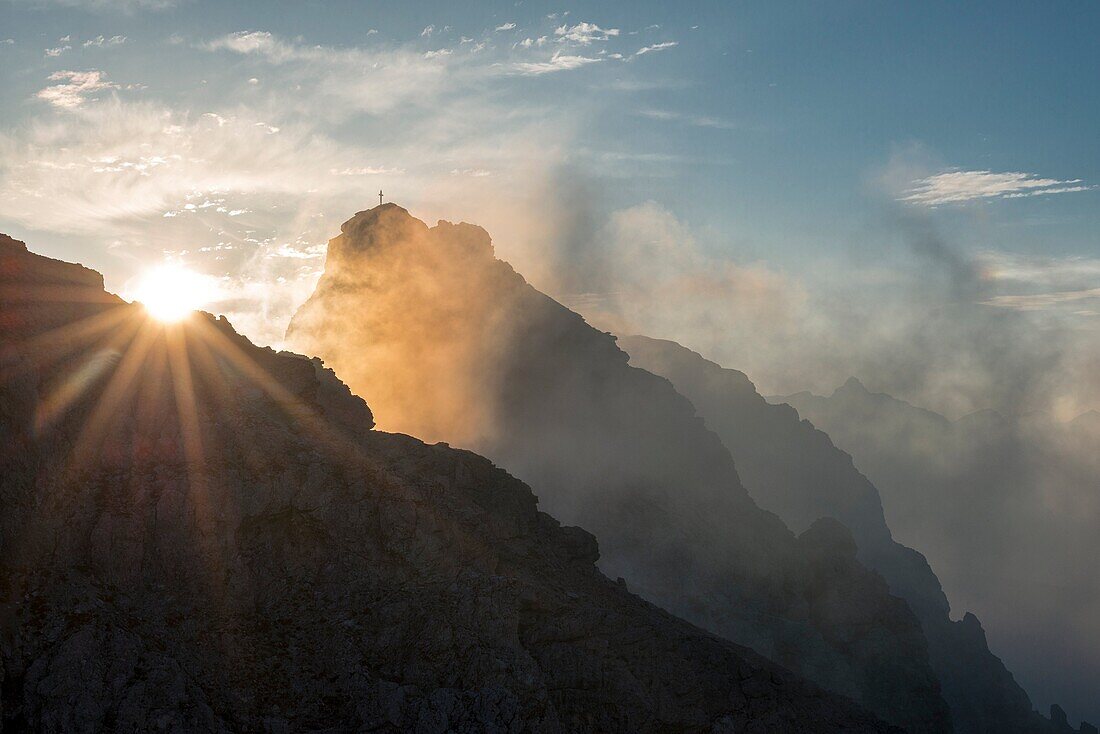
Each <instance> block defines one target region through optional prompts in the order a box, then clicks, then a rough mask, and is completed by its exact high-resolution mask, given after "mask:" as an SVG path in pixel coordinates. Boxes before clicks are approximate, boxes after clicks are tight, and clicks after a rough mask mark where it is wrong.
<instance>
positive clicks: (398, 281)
mask: <svg viewBox="0 0 1100 734" xmlns="http://www.w3.org/2000/svg"><path fill="white" fill-rule="evenodd" d="M287 336H288V341H289V343H291V344H292V345H293V346H294V347H295V348H296V349H299V350H302V351H305V352H307V353H311V354H317V355H319V356H321V357H322V358H323V359H324V360H325V362H326V363H327V364H329V365H330V366H332V367H333V369H335V370H336V372H337V374H339V375H340V377H341V379H344V380H345V381H347V383H348V384H349V386H351V388H352V389H353V390H354V391H355V392H357V393H358V394H361V395H363V396H364V397H365V398H366V399H367V400H368V401H370V403H371V405H372V407H373V408H374V410H375V414H376V416H377V418H378V420H379V424H380V425H381V426H382V427H383V428H385V429H387V430H394V431H400V432H406V433H410V434H413V435H418V436H424V437H427V438H428V439H429V440H447V441H449V442H451V443H454V444H458V445H462V446H466V447H469V448H473V449H474V450H476V451H478V452H479V453H482V454H484V455H486V456H488V457H490V458H491V459H493V460H494V461H496V462H498V463H499V464H501V465H502V466H505V467H507V468H508V469H509V470H510V471H512V472H515V474H516V475H517V476H518V477H520V478H521V479H523V480H524V481H526V482H528V483H529V484H530V485H531V486H532V487H533V488H534V490H535V491H536V492H537V493H538V495H539V497H540V499H541V501H542V503H543V504H544V506H546V507H547V508H548V509H549V510H550V512H551V513H552V514H554V515H555V516H557V517H560V518H562V519H563V520H565V521H566V522H570V523H576V524H579V525H582V526H584V527H585V528H587V529H589V530H591V531H593V532H594V533H595V534H596V536H597V537H598V538H599V539H600V545H601V552H602V560H601V568H602V569H603V570H604V572H605V573H607V574H608V575H609V576H612V577H622V578H624V579H625V582H626V584H627V585H628V586H629V588H630V589H631V590H632V591H636V592H637V593H639V594H641V595H642V596H643V597H645V598H647V599H649V600H650V601H652V602H654V603H656V604H658V605H659V606H662V607H664V608H666V609H668V610H670V611H672V612H673V613H675V614H678V615H680V616H683V617H685V618H687V619H688V620H690V621H692V622H694V623H696V624H698V625H700V626H703V627H705V628H707V629H709V630H711V631H713V632H716V633H718V634H719V635H721V636H723V637H725V638H728V639H731V640H734V641H736V642H738V643H741V644H744V645H747V646H750V647H752V648H754V649H756V650H757V651H758V652H761V653H762V654H764V655H766V656H767V657H769V658H771V659H772V660H775V661H777V662H779V663H781V664H782V665H784V666H787V667H790V668H791V669H793V670H795V671H796V672H798V673H800V674H802V675H805V676H807V677H809V678H810V679H812V680H814V681H816V682H818V683H820V684H822V685H824V686H826V687H827V688H829V689H831V690H833V691H837V692H840V693H843V694H846V695H848V696H851V697H853V698H855V699H856V700H857V701H859V702H860V703H862V704H864V705H865V706H867V707H868V708H869V709H871V710H872V711H874V712H875V713H876V714H878V715H880V716H882V717H883V718H884V719H886V720H888V721H890V722H891V723H894V724H897V725H900V726H904V727H906V728H908V729H910V730H911V731H921V732H941V731H948V730H949V729H950V721H949V714H948V711H947V707H946V704H945V703H944V701H943V699H942V698H941V696H940V693H939V687H938V684H937V682H936V680H935V676H934V674H933V673H932V671H931V668H930V666H929V663H928V651H927V647H926V643H925V640H924V638H923V635H922V634H921V631H920V625H919V623H918V622H917V620H916V618H915V617H914V616H913V614H912V612H911V611H910V610H909V608H908V607H907V606H906V604H905V603H904V602H903V601H901V600H899V599H897V598H896V597H893V596H891V595H890V594H889V592H888V589H887V586H886V584H885V582H884V581H883V580H882V579H881V578H880V577H879V576H878V575H877V574H875V573H873V572H871V571H869V570H868V569H867V568H865V567H864V566H863V565H862V564H861V563H860V562H859V561H858V560H857V559H856V557H855V550H854V545H853V544H852V542H851V538H850V537H849V536H848V533H847V530H846V529H844V528H842V527H839V526H832V525H829V526H823V527H814V528H810V529H808V530H807V532H806V533H804V534H803V535H802V536H801V537H796V536H795V535H794V534H793V533H791V532H790V531H789V530H788V529H787V528H786V527H785V526H784V525H783V523H782V522H781V521H780V520H779V519H778V518H777V517H775V516H774V515H773V514H771V513H768V512H764V511H762V510H760V508H759V507H757V506H756V505H755V504H754V502H753V501H752V500H751V499H750V498H749V495H748V493H747V492H746V491H745V489H744V487H743V486H742V485H741V482H740V479H739V478H738V475H737V471H736V470H735V468H734V464H733V461H732V460H731V458H730V455H729V452H728V451H727V450H726V448H725V447H724V446H723V445H722V443H721V441H720V440H719V439H718V437H717V436H716V435H714V434H713V433H711V432H710V431H709V430H707V429H706V427H705V426H704V425H703V423H702V421H701V419H700V418H699V417H698V416H697V415H696V413H695V409H694V407H693V406H692V405H691V403H690V402H689V401H688V400H686V399H685V398H684V397H683V396H682V395H680V394H679V393H677V392H676V391H675V390H674V389H673V387H672V385H671V384H670V383H669V382H668V381H667V380H665V379H663V378H660V377H657V376H655V375H653V374H651V373H649V372H646V371H644V370H640V369H636V368H633V367H630V366H629V365H628V364H627V356H626V354H625V353H623V352H622V351H621V350H620V349H619V348H618V347H617V346H616V344H615V339H614V337H612V336H610V335H608V334H605V333H602V332H599V331H597V330H595V329H592V328H591V327H589V326H588V325H587V324H586V323H585V322H584V320H583V319H582V318H581V317H580V316H578V315H577V314H575V313H573V312H571V311H569V310H568V309H566V308H565V307H563V306H561V305H560V304H558V303H556V302H555V301H553V300H552V299H550V298H548V297H547V296H545V295H543V294H542V293H539V292H538V291H536V290H535V289H534V288H532V287H531V286H529V285H528V284H527V283H526V282H525V281H524V280H523V278H522V277H520V276H519V275H518V274H517V273H516V272H515V271H513V270H512V268H511V267H510V266H509V265H508V264H507V263H504V262H502V261H500V260H497V259H496V258H495V257H494V255H493V249H492V245H491V242H490V239H489V236H488V234H487V233H486V232H485V231H484V230H482V229H481V228H479V227H476V226H473V225H469V224H457V225H456V224H450V223H447V222H440V223H439V224H438V225H437V226H436V227H433V228H429V227H427V226H426V225H425V224H424V223H423V222H421V221H419V220H417V219H415V218H413V217H411V216H410V215H409V214H408V212H406V211H405V210H404V209H402V208H400V207H397V206H394V205H392V204H387V205H384V206H379V207H377V208H375V209H371V210H369V211H365V212H360V213H359V214H357V215H356V216H355V217H354V218H352V219H351V220H349V221H348V222H346V223H345V224H344V225H343V227H342V228H341V235H340V236H338V237H336V238H335V239H333V240H332V241H331V242H330V243H329V255H328V262H327V265H326V269H325V274H324V276H323V277H322V278H321V280H320V282H319V283H318V286H317V290H316V291H315V293H314V294H313V296H312V297H311V298H310V299H309V301H308V302H307V303H306V304H305V305H303V306H302V308H301V309H300V310H299V312H298V313H297V314H296V316H295V318H294V320H293V322H292V323H291V327H290V329H289V331H288V335H287Z"/></svg>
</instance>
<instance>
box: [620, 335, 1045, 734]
mask: <svg viewBox="0 0 1100 734" xmlns="http://www.w3.org/2000/svg"><path fill="white" fill-rule="evenodd" d="M619 344H620V346H622V348H623V349H624V350H626V351H627V352H628V353H629V354H630V362H631V364H634V365H637V366H639V367H643V368H645V369H648V370H650V371H652V372H654V373H655V374H659V375H662V376H664V377H667V378H668V379H669V380H671V381H672V384H673V385H675V386H676V388H677V390H679V391H680V392H682V393H683V394H684V395H686V396H687V397H688V398H689V399H690V400H691V401H692V402H693V403H694V404H695V405H696V406H699V411H700V414H701V415H702V417H703V419H704V420H705V421H706V423H707V425H708V426H710V427H711V428H712V429H713V430H714V431H715V432H716V433H717V434H718V435H719V437H721V439H722V441H723V443H724V444H725V445H726V446H727V447H729V449H730V452H731V453H732V454H733V458H734V461H735V462H736V464H737V468H738V470H739V471H740V473H741V476H742V477H743V478H744V480H745V483H746V486H748V487H749V488H750V492H751V493H752V495H753V497H754V498H755V499H756V500H757V501H758V502H759V503H760V504H761V506H762V507H764V508H765V509H768V510H772V511H773V512H775V513H776V514H778V515H779V516H780V517H781V518H783V519H784V520H785V521H787V522H788V523H789V524H790V525H791V527H792V528H793V529H794V530H796V531H798V530H799V529H801V528H804V527H806V526H808V524H809V523H811V522H813V521H814V520H815V519H816V518H819V517H832V518H835V519H837V520H839V521H840V522H842V523H844V524H845V525H846V526H848V527H849V528H851V530H852V534H853V536H854V537H855V541H856V543H857V544H858V546H859V558H860V560H861V561H863V562H864V563H865V564H866V565H867V566H869V567H870V568H872V569H874V570H876V571H878V572H879V573H880V574H882V576H883V578H885V579H886V581H887V582H888V583H889V585H890V590H891V591H892V592H893V593H894V594H897V595H898V596H900V597H901V598H903V599H905V600H906V601H907V602H908V603H909V606H910V608H912V609H913V611H914V612H915V613H916V614H917V616H918V617H919V618H920V620H921V624H922V626H923V629H924V633H925V636H926V637H927V638H928V643H929V650H930V653H931V662H932V666H933V668H934V670H935V671H936V674H937V676H938V677H939V680H940V682H941V685H942V687H943V695H944V698H945V699H946V700H947V702H948V704H949V705H950V707H951V712H952V718H953V721H954V725H955V731H956V732H960V733H961V732H1025V731H1036V730H1041V729H1042V728H1043V727H1044V726H1045V725H1046V724H1047V722H1045V721H1044V720H1042V719H1041V718H1040V717H1039V715H1038V714H1037V713H1036V712H1034V710H1033V707H1032V704H1031V701H1030V700H1029V699H1028V696H1027V694H1026V693H1025V692H1024V690H1023V689H1022V688H1020V686H1019V685H1018V684H1017V683H1016V681H1015V680H1014V679H1013V676H1012V674H1011V673H1009V671H1008V670H1006V669H1005V667H1004V665H1003V664H1002V662H1001V661H1000V660H999V659H998V658H997V657H995V656H994V655H993V654H992V653H991V652H990V651H989V648H988V646H987V644H986V637H985V633H984V631H983V630H982V627H981V624H980V623H979V622H978V619H977V618H976V617H975V616H974V615H972V614H969V613H968V614H966V615H964V616H963V618H962V619H961V620H959V621H952V620H951V619H950V617H949V605H948V600H947V597H946V596H945V595H944V593H943V590H942V589H941V587H940V583H939V580H938V579H937V578H936V576H935V574H934V573H933V572H932V568H930V567H929V565H928V563H927V561H926V560H925V558H924V556H923V555H921V554H920V553H917V552H916V551H914V550H912V549H910V548H907V547H905V546H903V545H901V544H899V543H897V542H895V541H894V539H893V538H892V535H891V532H890V528H888V527H887V525H886V521H885V519H884V515H883V500H882V498H881V497H880V496H879V493H878V491H877V490H876V488H875V486H874V485H872V484H871V482H870V481H869V480H868V479H867V477H865V476H864V475H863V474H861V473H860V472H859V471H858V470H857V469H856V467H855V465H854V464H853V462H852V457H851V456H849V455H848V454H846V453H844V452H843V451H841V450H840V449H838V448H836V447H835V446H834V445H833V442H832V441H831V440H830V438H829V436H827V435H826V434H824V433H822V432H821V431H820V430H818V429H817V428H815V427H814V425H812V424H811V423H810V422H808V421H805V420H801V419H800V417H799V414H798V413H797V412H795V410H794V409H793V408H792V407H791V406H790V405H786V404H782V403H780V404H775V405H773V404H770V403H768V402H767V401H766V400H765V399H764V398H763V397H762V396H761V395H760V394H759V393H757V391H756V389H755V387H754V386H753V384H752V382H751V381H750V380H749V378H748V377H747V376H745V375H744V374H743V373H741V372H738V371H737V370H731V369H724V368H722V367H721V366H719V365H717V364H715V363H714V362H710V361H708V360H706V359H704V358H703V357H702V356H700V355H699V354H696V353H695V352H692V351H690V350H689V349H686V348H684V347H682V346H680V345H679V344H676V343H674V342H670V341H664V340H657V339H649V338H646V337H640V336H632V337H626V338H622V339H620V340H619ZM894 438H895V440H899V441H901V440H906V439H905V438H904V437H900V436H895V437H894ZM886 504H887V506H888V507H892V498H888V499H887V500H886Z"/></svg>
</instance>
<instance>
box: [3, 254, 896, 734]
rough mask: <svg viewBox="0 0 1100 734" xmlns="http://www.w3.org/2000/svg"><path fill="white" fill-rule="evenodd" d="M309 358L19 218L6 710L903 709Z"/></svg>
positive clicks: (287, 719)
mask: <svg viewBox="0 0 1100 734" xmlns="http://www.w3.org/2000/svg"><path fill="white" fill-rule="evenodd" d="M371 426H372V416H371V413H370V411H369V410H368V409H367V407H366V405H365V404H364V403H363V402H362V401H361V400H359V399H358V398H356V397H354V396H353V395H351V394H350V393H349V392H348V390H347V388H346V387H344V385H343V384H341V383H340V382H339V381H337V380H336V379H335V377H334V376H333V375H332V373H331V372H329V371H328V370H326V369H324V368H323V367H322V366H321V364H320V363H319V362H318V361H316V360H309V359H306V358H304V357H300V356H296V355H293V354H289V353H275V352H272V351H270V350H265V349H259V348H256V347H254V346H252V345H251V344H250V343H249V342H248V341H247V340H245V339H244V338H242V337H240V336H239V335H237V334H236V333H235V332H234V331H233V330H232V328H231V327H230V326H229V324H228V323H226V322H224V321H215V320H214V319H212V318H210V317H208V316H204V315H196V316H195V317H193V318H191V319H190V320H188V321H187V322H185V323H183V324H181V325H177V326H173V327H164V326H161V325H159V324H155V323H152V322H149V321H148V320H146V318H145V317H144V314H143V312H142V310H141V309H140V308H139V307H136V306H127V305H123V304H121V303H119V302H118V301H117V299H114V298H112V297H110V296H107V295H106V294H104V293H103V291H102V281H101V280H100V278H99V277H98V276H97V275H96V274H95V273H92V272H91V271H88V270H85V269H83V268H80V267H79V266H74V265H68V264H64V263H60V262H57V261H53V260H48V259H46V258H42V257H39V256H37V255H32V254H29V253H28V252H26V250H25V249H24V247H23V245H22V243H18V242H15V241H13V240H10V239H9V238H0V694H2V695H0V721H2V722H3V729H4V730H5V731H7V730H10V731H24V730H33V731H51V732H93V731H101V730H108V731H149V730H161V731H270V732H285V731H421V732H446V731H458V732H482V731H490V732H492V731H496V732H506V731H507V732H521V731H540V732H543V731H544V732H554V731H622V732H635V731H669V732H671V731H729V732H740V731H746V732H749V731H751V732H782V731H789V732H806V731H835V732H841V731H844V732H884V731H892V729H890V728H889V727H887V726H885V725H883V724H881V723H878V722H877V721H876V720H875V719H874V718H873V717H872V716H871V715H869V714H867V713H865V712H863V711H862V710H861V709H859V708H858V707H857V706H855V705H854V704H852V703H851V702H849V701H847V700H846V699H843V698H841V697H838V696H835V695H832V694H827V693H824V692H822V691H821V690H820V689H818V688H816V687H815V686H813V685H811V684H808V683H806V682H804V681H802V680H800V679H798V678H796V677H795V676H794V675H792V674H791V673H789V672H787V671H785V670H783V669H780V668H778V667H777V666H775V665H773V664H771V663H768V662H767V661H765V660H763V659H762V658H760V657H758V656H757V655H755V654H754V653H752V652H751V651H749V650H747V649H745V648H742V647H739V646H737V645H734V644H732V643H729V642H725V641H723V640H720V639H717V638H715V637H713V636H711V635H709V634H707V633H705V632H703V631H701V630H699V629H697V628H695V627H692V626H691V625H689V624H687V623H685V622H683V621H681V620H679V619H676V618H674V617H672V616H671V615H669V614H667V613H665V612H663V611H661V610H659V609H657V608H655V607H653V606H652V605H650V604H648V603H646V602H644V601H642V600H640V599H638V598H637V597H634V596H632V595H631V594H630V593H628V592H627V591H626V590H625V589H623V588H622V587H621V585H620V584H617V583H614V582H611V581H609V580H608V579H606V578H605V577H604V576H602V575H601V574H600V573H599V572H598V571H597V570H596V569H595V566H594V564H595V561H596V559H597V547H596V542H595V540H594V539H593V538H592V536H590V535H589V534H588V533H586V532H584V531H583V530H580V529H577V528H563V527H561V526H560V525H559V523H558V522H556V521H555V520H554V519H552V518H551V517H550V516H548V515H546V514H544V513H542V512H539V511H538V509H537V506H536V499H535V497H534V496H533V495H532V493H531V492H530V490H529V489H528V488H527V487H526V486H524V485H523V484H522V483H520V482H519V481H518V480H516V479H513V478H512V477H511V476H509V475H508V474H506V473H505V472H503V471H501V470H499V469H497V468H495V467H494V466H492V464H490V462H489V461H488V460H486V459H483V458H481V457H479V456H476V455H474V454H471V453H468V452H464V451H457V450H453V449H450V448H448V447H447V446H445V445H436V446H428V445H425V444H423V443H421V442H420V441H418V440H416V439H413V438H409V437H406V436H400V435H390V434H384V433H379V432H376V431H371V430H369V429H370V428H371Z"/></svg>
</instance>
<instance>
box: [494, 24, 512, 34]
mask: <svg viewBox="0 0 1100 734" xmlns="http://www.w3.org/2000/svg"><path fill="white" fill-rule="evenodd" d="M515 29H516V24H515V23H502V24H500V25H498V26H497V27H496V28H494V29H493V30H494V31H497V32H499V31H514V30H515Z"/></svg>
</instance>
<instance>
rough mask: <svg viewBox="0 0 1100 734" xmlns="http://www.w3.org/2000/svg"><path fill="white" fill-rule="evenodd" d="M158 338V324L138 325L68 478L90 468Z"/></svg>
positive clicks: (80, 436) (85, 429) (78, 445)
mask: <svg viewBox="0 0 1100 734" xmlns="http://www.w3.org/2000/svg"><path fill="white" fill-rule="evenodd" d="M156 336H157V324H156V323H155V322H152V321H151V320H148V319H146V320H143V321H139V323H138V326H137V329H136V334H134V336H133V338H132V339H130V341H129V343H128V344H127V345H126V348H125V349H124V350H123V357H122V360H121V361H120V362H119V364H118V367H116V368H115V371H114V373H113V374H112V375H111V378H110V380H109V381H108V383H107V385H106V387H104V389H103V392H102V394H101V395H100V397H99V400H98V401H97V402H96V406H95V408H94V409H93V410H92V414H91V415H90V416H89V418H88V420H87V421H86V422H85V423H84V425H83V426H81V428H80V433H79V434H78V436H77V440H76V443H75V445H74V446H73V450H72V456H71V459H70V464H69V472H67V473H69V474H72V473H75V472H78V471H79V470H80V469H81V468H82V467H83V466H85V465H87V464H88V463H89V462H90V460H91V458H92V455H93V452H94V451H95V450H96V449H97V448H98V447H99V445H100V443H101V441H102V439H103V438H104V437H105V435H106V433H107V432H108V430H109V429H110V426H111V424H112V423H113V422H114V421H115V420H116V419H117V417H118V411H119V408H120V407H121V406H122V405H123V403H124V401H125V400H126V398H127V396H128V391H129V390H130V388H131V387H132V386H133V383H134V379H135V378H136V377H137V376H138V374H139V373H140V371H141V369H142V366H143V365H144V363H145V360H146V357H147V356H148V354H149V350H150V348H151V347H152V345H153V342H154V340H155V339H156Z"/></svg>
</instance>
